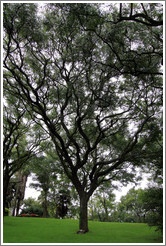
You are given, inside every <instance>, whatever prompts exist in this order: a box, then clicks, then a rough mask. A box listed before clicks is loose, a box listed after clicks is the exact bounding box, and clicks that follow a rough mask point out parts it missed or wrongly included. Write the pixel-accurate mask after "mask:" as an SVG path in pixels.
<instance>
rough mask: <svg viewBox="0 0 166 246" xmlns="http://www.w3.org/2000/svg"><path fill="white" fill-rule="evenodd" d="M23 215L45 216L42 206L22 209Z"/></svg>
mask: <svg viewBox="0 0 166 246" xmlns="http://www.w3.org/2000/svg"><path fill="white" fill-rule="evenodd" d="M21 214H36V215H37V216H40V217H41V216H42V215H43V208H42V207H41V206H37V205H35V206H30V207H28V208H25V209H22V212H21Z"/></svg>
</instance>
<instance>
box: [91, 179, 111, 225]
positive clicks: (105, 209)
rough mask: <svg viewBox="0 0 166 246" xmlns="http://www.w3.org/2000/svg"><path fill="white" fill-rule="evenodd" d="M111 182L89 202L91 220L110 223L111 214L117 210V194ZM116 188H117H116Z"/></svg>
mask: <svg viewBox="0 0 166 246" xmlns="http://www.w3.org/2000/svg"><path fill="white" fill-rule="evenodd" d="M113 187H114V186H113V185H112V184H111V182H109V183H104V184H103V185H102V186H100V187H99V188H98V189H97V190H96V191H95V193H94V194H93V196H92V197H91V199H90V201H89V207H88V209H89V214H90V216H89V217H90V219H92V220H94V219H98V220H99V221H110V220H111V214H112V212H113V210H114V209H115V194H114V193H113ZM114 188H115V187H114Z"/></svg>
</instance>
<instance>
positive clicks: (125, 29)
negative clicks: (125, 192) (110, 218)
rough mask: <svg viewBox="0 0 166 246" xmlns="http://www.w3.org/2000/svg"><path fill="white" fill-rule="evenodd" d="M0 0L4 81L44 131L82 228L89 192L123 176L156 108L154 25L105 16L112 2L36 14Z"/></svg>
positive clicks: (156, 29)
mask: <svg viewBox="0 0 166 246" xmlns="http://www.w3.org/2000/svg"><path fill="white" fill-rule="evenodd" d="M4 6H5V7H4V30H5V32H4V35H5V42H4V51H5V54H4V79H5V82H6V84H7V85H8V87H7V89H8V91H9V93H10V94H11V95H16V96H17V98H19V100H21V101H24V104H25V107H26V110H27V111H28V112H29V113H30V115H31V117H32V118H33V119H34V120H35V122H37V123H38V124H39V125H40V126H42V127H43V128H44V129H45V130H46V131H47V133H48V134H49V136H50V137H51V139H52V142H53V143H54V146H55V151H56V152H57V155H58V157H59V161H60V164H61V166H62V167H63V169H64V171H65V173H66V175H67V177H68V178H69V179H70V180H71V182H72V183H73V185H74V186H75V188H76V190H77V192H78V195H79V199H80V224H79V229H80V231H79V232H80V233H84V232H87V231H88V214H87V205H88V201H89V198H90V197H91V195H92V194H93V192H94V191H95V190H96V189H97V187H99V186H100V185H101V184H102V183H104V182H106V181H109V180H113V179H114V180H116V179H118V180H119V179H122V180H126V181H127V180H130V179H131V176H132V175H134V170H135V166H137V164H136V163H134V162H133V160H134V159H135V155H136V154H137V155H138V154H139V153H140V154H141V151H142V147H143V146H142V145H141V142H140V138H141V137H143V134H142V132H143V129H144V128H145V127H146V128H148V127H147V124H148V122H150V121H153V118H155V117H156V113H157V114H160V112H161V102H160V100H159V98H160V95H161V93H162V91H161V87H162V77H161V76H162V72H161V50H162V47H161V43H159V42H158V41H157V42H156V38H155V40H154V37H155V35H156V33H159V32H160V31H161V28H160V26H156V25H155V26H151V27H150V28H148V27H147V26H146V25H144V24H142V23H137V22H128V20H126V21H125V20H124V21H118V22H117V23H116V22H115V21H113V22H112V18H114V16H116V15H117V14H118V11H117V8H116V7H115V8H113V12H112V13H107V12H105V13H104V14H102V13H101V12H102V11H101V10H100V8H99V6H100V5H96V4H79V3H76V4H63V3H62V4H59V3H58V4H50V5H48V7H47V6H46V9H45V16H44V17H43V19H42V20H40V22H39V21H38V20H37V18H35V17H37V13H36V12H35V11H36V9H35V5H33V4H4ZM148 6H149V5H148ZM32 9H33V12H32V20H33V21H32V20H31V19H30V15H29V13H30V11H31V10H32ZM159 9H161V6H160V5H159ZM24 13H25V15H24ZM132 16H133V15H132ZM153 16H154V19H155V18H158V17H159V16H158V14H157V11H156V8H153ZM145 19H147V17H146V18H145ZM135 20H136V18H135ZM150 21H151V20H150ZM9 23H10V25H9ZM27 24H28V25H29V27H28V30H29V32H28V35H26V34H25V32H24V30H25V28H27ZM36 27H38V29H37V28H36ZM34 33H35V34H36V35H35V36H34ZM41 33H42V37H41ZM105 34H107V35H105ZM39 37H40V38H39ZM18 61H19V62H18ZM131 125H132V126H133V127H132V128H131ZM139 165H141V164H140V163H139ZM129 166H131V168H132V172H133V173H132V174H131V169H129V168H128V167H129Z"/></svg>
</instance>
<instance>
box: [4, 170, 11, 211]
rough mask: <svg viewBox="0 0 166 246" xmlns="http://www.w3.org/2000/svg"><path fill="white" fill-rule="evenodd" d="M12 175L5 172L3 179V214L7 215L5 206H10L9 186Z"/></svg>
mask: <svg viewBox="0 0 166 246" xmlns="http://www.w3.org/2000/svg"><path fill="white" fill-rule="evenodd" d="M9 181H10V176H9V175H8V174H7V173H5V175H4V181H3V214H4V215H5V208H8V207H9V204H8V200H7V196H8V187H9Z"/></svg>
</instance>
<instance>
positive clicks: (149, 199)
mask: <svg viewBox="0 0 166 246" xmlns="http://www.w3.org/2000/svg"><path fill="white" fill-rule="evenodd" d="M142 199H143V206H144V209H145V210H146V212H147V214H148V224H149V225H150V226H157V229H156V230H160V231H161V232H163V188H162V187H156V186H152V187H149V188H147V189H145V191H144V195H143V198H142Z"/></svg>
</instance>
